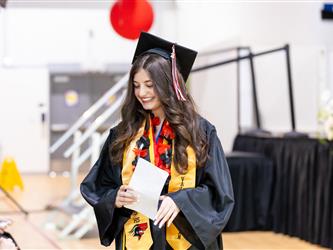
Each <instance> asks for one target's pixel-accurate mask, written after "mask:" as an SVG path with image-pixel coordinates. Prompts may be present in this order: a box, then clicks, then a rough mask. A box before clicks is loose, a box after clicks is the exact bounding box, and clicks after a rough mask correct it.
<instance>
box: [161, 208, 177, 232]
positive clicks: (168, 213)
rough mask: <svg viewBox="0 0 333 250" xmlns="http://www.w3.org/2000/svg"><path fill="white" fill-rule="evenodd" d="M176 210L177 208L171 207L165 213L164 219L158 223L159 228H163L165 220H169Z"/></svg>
mask: <svg viewBox="0 0 333 250" xmlns="http://www.w3.org/2000/svg"><path fill="white" fill-rule="evenodd" d="M174 212H175V210H174V209H173V208H172V207H171V208H170V209H169V211H168V212H167V213H166V214H165V215H164V217H163V219H162V220H161V222H160V224H159V225H158V227H159V228H162V227H163V225H164V224H165V222H167V221H168V220H169V218H170V217H171V215H172V214H173V213H174Z"/></svg>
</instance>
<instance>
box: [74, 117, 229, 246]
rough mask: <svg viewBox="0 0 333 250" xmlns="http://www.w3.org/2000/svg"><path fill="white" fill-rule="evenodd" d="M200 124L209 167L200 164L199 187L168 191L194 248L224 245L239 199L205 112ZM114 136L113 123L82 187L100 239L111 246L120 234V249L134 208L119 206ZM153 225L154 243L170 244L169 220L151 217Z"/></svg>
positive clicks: (179, 225)
mask: <svg viewBox="0 0 333 250" xmlns="http://www.w3.org/2000/svg"><path fill="white" fill-rule="evenodd" d="M200 126H201V127H202V128H203V130H204V131H205V133H206V135H207V139H208V142H209V157H208V160H207V162H206V164H205V166H204V167H202V168H197V171H196V187H195V188H193V189H183V190H179V191H177V192H174V193H169V194H167V195H169V196H170V197H171V198H172V199H173V200H174V202H175V203H176V204H177V206H178V208H179V209H180V213H179V214H178V215H177V217H176V218H175V220H174V221H173V223H174V224H175V226H176V227H177V228H178V230H179V231H180V233H181V234H182V235H183V236H184V237H185V238H186V239H187V240H188V241H189V242H190V243H191V244H192V246H191V248H189V249H190V250H195V249H209V250H213V249H223V245H222V236H221V232H222V230H223V228H224V227H225V225H226V224H227V222H228V219H229V217H230V214H231V212H232V209H233V205H234V198H233V190H232V183H231V178H230V174H229V169H228V165H227V162H226V159H225V156H224V152H223V149H222V146H221V143H220V140H219V138H218V137H217V134H216V130H215V127H214V126H213V125H212V124H210V123H209V122H208V121H207V120H205V119H203V118H200ZM115 137H116V134H115V129H111V130H110V134H109V136H108V138H107V140H106V142H105V144H104V146H103V149H102V151H101V154H100V157H99V159H98V161H97V162H96V163H95V165H94V166H93V168H92V169H91V170H90V172H89V174H88V175H87V177H86V178H85V179H84V180H83V182H82V183H81V187H80V189H81V193H82V196H83V197H84V198H85V199H86V201H87V202H88V203H89V204H90V205H91V206H93V208H94V212H95V216H96V220H97V225H98V230H99V236H100V240H101V244H102V245H104V246H108V245H110V244H111V242H112V241H113V240H114V239H115V240H116V250H118V249H119V250H120V249H121V248H122V237H121V236H122V230H123V225H124V224H125V223H126V221H127V220H128V219H129V217H130V215H131V212H132V210H129V209H127V208H116V207H115V199H116V195H117V191H118V189H119V187H120V186H121V185H122V179H121V166H120V165H115V164H114V163H113V162H112V159H110V157H109V145H110V142H111V141H112V140H113V139H114V138H115ZM165 190H167V188H164V192H165ZM164 192H163V193H164ZM150 228H151V233H152V238H153V242H154V243H153V245H152V247H151V249H152V250H168V249H171V248H170V246H169V245H168V244H167V242H166V237H165V226H164V227H162V229H159V228H158V227H157V226H154V224H153V223H152V221H151V220H150Z"/></svg>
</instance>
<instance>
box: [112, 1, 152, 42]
mask: <svg viewBox="0 0 333 250" xmlns="http://www.w3.org/2000/svg"><path fill="white" fill-rule="evenodd" d="M153 19H154V13H153V8H152V6H151V5H150V3H148V1H147V0H118V1H117V2H116V3H115V4H114V5H113V6H112V8H111V11H110V21H111V24H112V27H113V28H114V30H115V31H116V32H117V33H118V34H119V35H121V36H122V37H125V38H127V39H133V40H135V39H137V38H138V37H139V36H140V33H141V31H149V29H150V28H151V26H152V24H153Z"/></svg>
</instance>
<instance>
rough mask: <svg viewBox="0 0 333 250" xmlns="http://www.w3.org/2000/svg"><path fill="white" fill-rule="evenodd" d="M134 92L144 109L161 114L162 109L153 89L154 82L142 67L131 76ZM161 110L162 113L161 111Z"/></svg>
mask: <svg viewBox="0 0 333 250" xmlns="http://www.w3.org/2000/svg"><path fill="white" fill-rule="evenodd" d="M133 85H134V86H133V87H134V94H135V96H136V98H137V99H138V101H139V102H140V103H141V104H142V107H143V108H144V109H145V110H151V111H152V112H153V113H154V115H157V116H159V117H161V116H163V109H162V105H161V102H160V99H159V98H158V96H157V94H156V93H155V90H154V83H153V81H152V80H151V79H150V77H149V74H148V73H147V71H145V70H144V69H140V70H139V71H138V72H137V73H136V74H135V75H134V78H133ZM161 112H162V113H161Z"/></svg>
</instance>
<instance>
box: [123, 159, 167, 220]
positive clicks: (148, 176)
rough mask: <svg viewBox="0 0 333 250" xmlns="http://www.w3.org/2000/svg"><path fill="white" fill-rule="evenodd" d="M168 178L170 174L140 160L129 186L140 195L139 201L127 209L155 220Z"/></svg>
mask: <svg viewBox="0 0 333 250" xmlns="http://www.w3.org/2000/svg"><path fill="white" fill-rule="evenodd" d="M168 176H169V174H168V172H166V171H164V170H162V169H160V168H158V167H156V166H155V165H153V164H151V163H150V162H149V161H146V160H145V159H142V158H139V159H138V163H137V164H136V167H135V171H134V173H133V175H132V178H131V180H130V182H129V184H128V186H130V187H131V188H133V189H134V191H135V192H136V193H137V194H138V195H139V201H138V202H136V203H133V204H131V205H126V206H125V207H127V208H129V209H132V210H135V211H137V212H140V213H142V214H144V215H146V216H147V217H149V218H150V219H154V218H155V216H156V213H157V207H158V201H159V198H160V195H161V192H162V189H163V186H164V183H165V181H166V179H167V178H168Z"/></svg>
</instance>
